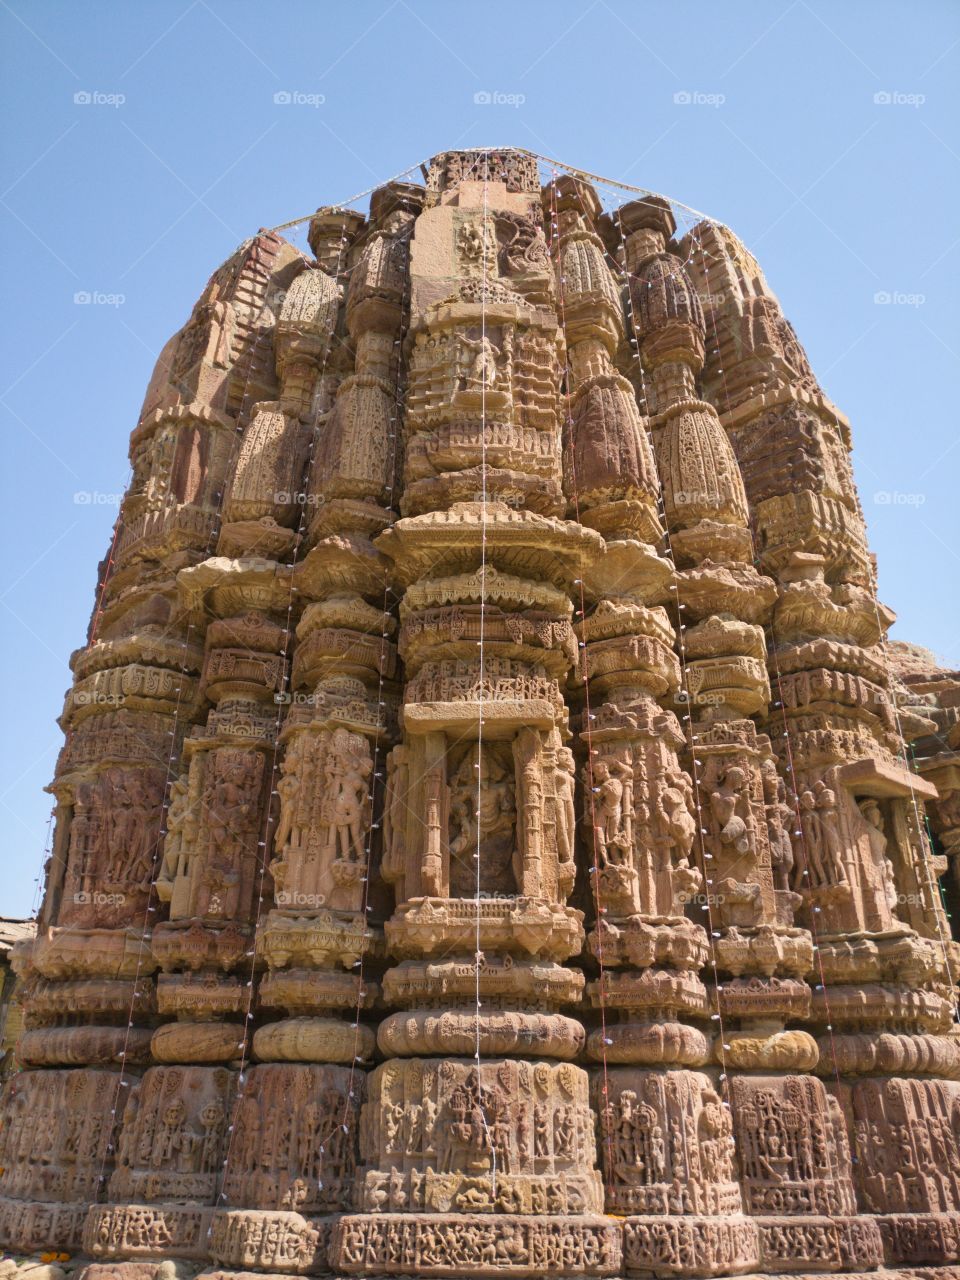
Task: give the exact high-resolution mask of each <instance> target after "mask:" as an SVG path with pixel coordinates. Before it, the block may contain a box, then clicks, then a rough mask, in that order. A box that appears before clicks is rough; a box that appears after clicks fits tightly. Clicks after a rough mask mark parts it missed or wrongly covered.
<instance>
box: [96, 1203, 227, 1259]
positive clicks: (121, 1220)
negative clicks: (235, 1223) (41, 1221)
mask: <svg viewBox="0 0 960 1280" xmlns="http://www.w3.org/2000/svg"><path fill="white" fill-rule="evenodd" d="M213 1212H214V1211H213V1209H211V1208H207V1207H205V1206H202V1205H172V1204H95V1205H91V1206H90V1212H89V1214H88V1215H87V1221H86V1224H85V1226H84V1228H83V1248H84V1252H85V1253H88V1254H90V1256H91V1257H93V1258H131V1259H136V1258H162V1259H164V1260H165V1259H167V1258H188V1259H192V1258H196V1259H198V1260H199V1261H202V1262H206V1260H207V1258H208V1257H209V1233H210V1222H211V1218H212V1216H213Z"/></svg>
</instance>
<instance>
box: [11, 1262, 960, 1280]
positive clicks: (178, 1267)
mask: <svg viewBox="0 0 960 1280" xmlns="http://www.w3.org/2000/svg"><path fill="white" fill-rule="evenodd" d="M11 1265H12V1264H11ZM45 1273H46V1274H45ZM63 1274H64V1273H63V1272H62V1271H61V1270H60V1269H59V1268H57V1267H56V1266H55V1265H52V1266H50V1267H44V1266H43V1265H42V1264H39V1263H38V1262H37V1261H36V1260H35V1259H31V1260H27V1261H25V1262H23V1263H21V1264H20V1267H19V1269H18V1271H17V1272H16V1280H19V1276H20V1275H23V1277H24V1280H55V1278H58V1277H60V1276H63ZM650 1274H653V1273H650ZM656 1274H658V1275H659V1274H663V1275H666V1274H667V1273H666V1272H662V1273H661V1272H660V1271H659V1270H658V1271H657V1273H656ZM728 1274H730V1273H728ZM8 1275H9V1280H14V1272H13V1271H11V1272H9V1273H7V1272H0V1280H8ZM194 1277H195V1280H287V1273H284V1272H277V1271H271V1272H264V1271H233V1270H225V1269H223V1268H220V1267H216V1268H211V1269H209V1270H204V1271H200V1272H199V1274H198V1272H197V1266H196V1264H191V1263H184V1262H176V1261H174V1260H172V1259H169V1260H167V1261H166V1262H112V1263H102V1262H90V1263H87V1265H86V1266H83V1267H81V1268H80V1269H79V1270H78V1271H75V1272H74V1273H73V1280H193V1278H194ZM835 1278H836V1280H960V1266H947V1267H917V1268H913V1267H907V1268H897V1269H896V1270H887V1269H883V1270H881V1271H841V1272H838V1273H835ZM741 1280H778V1278H777V1277H776V1276H773V1277H770V1276H760V1275H756V1274H754V1273H750V1274H749V1275H742V1276H741ZM790 1280H820V1277H819V1276H817V1275H816V1273H811V1272H800V1273H796V1272H795V1273H793V1274H792V1275H791V1276H790Z"/></svg>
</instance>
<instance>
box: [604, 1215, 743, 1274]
mask: <svg viewBox="0 0 960 1280" xmlns="http://www.w3.org/2000/svg"><path fill="white" fill-rule="evenodd" d="M759 1261H760V1244H759V1239H758V1232H757V1226H756V1223H755V1222H754V1221H753V1220H752V1219H751V1218H747V1217H744V1216H743V1215H742V1214H731V1215H730V1216H729V1217H716V1218H708V1217H699V1216H697V1217H695V1216H692V1215H691V1216H689V1217H686V1216H684V1217H679V1216H677V1217H672V1216H671V1217H667V1216H663V1217H661V1216H657V1217H653V1216H645V1217H633V1218H627V1219H625V1221H624V1224H623V1266H624V1270H625V1272H626V1274H627V1275H628V1276H657V1277H660V1276H692V1277H697V1276H733V1275H742V1274H743V1273H744V1272H746V1271H751V1270H752V1269H754V1268H755V1267H756V1266H757V1265H758V1264H759Z"/></svg>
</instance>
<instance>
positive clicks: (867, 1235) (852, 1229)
mask: <svg viewBox="0 0 960 1280" xmlns="http://www.w3.org/2000/svg"><path fill="white" fill-rule="evenodd" d="M753 1221H754V1222H755V1223H756V1224H757V1230H758V1232H759V1237H760V1264H761V1266H762V1267H763V1269H764V1270H765V1271H766V1272H768V1273H769V1274H771V1275H776V1274H778V1273H781V1272H786V1273H790V1272H816V1271H843V1270H844V1269H845V1268H847V1267H863V1268H870V1267H879V1266H880V1265H881V1264H882V1263H883V1241H882V1239H881V1236H880V1228H879V1227H878V1225H877V1223H878V1221H879V1220H878V1219H877V1218H873V1217H866V1216H863V1215H862V1216H858V1217H849V1218H841V1217H837V1218H828V1217H821V1216H814V1215H812V1214H811V1215H809V1216H808V1215H806V1214H797V1215H796V1216H794V1217H789V1216H784V1217H767V1216H760V1217H756V1218H754V1219H753Z"/></svg>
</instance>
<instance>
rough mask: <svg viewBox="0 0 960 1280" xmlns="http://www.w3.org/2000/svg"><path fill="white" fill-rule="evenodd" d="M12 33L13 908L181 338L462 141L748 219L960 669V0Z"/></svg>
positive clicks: (918, 592) (6, 831)
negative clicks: (260, 254) (269, 244)
mask: <svg viewBox="0 0 960 1280" xmlns="http://www.w3.org/2000/svg"><path fill="white" fill-rule="evenodd" d="M0 47H2V49H3V53H2V54H0V59H2V66H0V72H2V74H0V82H2V88H0V94H2V100H3V110H4V113H5V121H4V128H3V130H2V135H0V137H2V142H0V148H2V180H0V188H2V190H3V195H2V203H0V218H2V220H3V246H4V265H5V275H6V279H7V290H6V299H7V300H6V304H5V306H3V308H2V309H0V316H2V325H3V330H4V332H3V337H2V351H3V356H4V365H5V368H4V370H3V374H2V381H0V388H2V396H0V411H2V414H3V420H4V423H5V426H6V439H7V443H6V447H5V451H4V459H3V466H2V484H3V486H4V494H3V504H2V509H3V514H4V517H5V519H6V524H7V532H6V536H5V539H4V543H3V547H4V552H5V555H4V570H5V573H4V578H5V581H4V584H3V587H2V589H0V599H2V603H3V606H4V609H3V621H4V623H5V630H4V634H5V645H6V661H5V665H4V674H5V679H4V684H3V698H4V716H5V727H4V733H3V742H4V747H5V750H6V752H7V753H8V757H9V758H8V759H7V760H6V762H5V766H4V770H3V775H2V776H3V782H2V784H0V792H2V808H0V823H2V833H3V852H2V857H3V864H2V865H3V872H4V875H3V880H2V893H0V914H4V915H18V914H27V913H29V912H30V910H31V908H32V905H33V903H34V893H35V880H36V878H37V877H38V875H39V874H40V868H41V865H42V862H43V856H44V840H45V834H46V826H47V819H48V816H49V813H50V797H49V796H47V795H45V794H44V793H43V790H42V789H43V787H44V786H45V785H46V784H47V783H48V782H49V781H50V779H51V777H52V775H53V769H54V764H55V761H56V755H57V751H58V750H59V746H60V743H61V735H60V731H59V729H58V728H57V726H56V723H55V717H56V716H57V715H58V714H59V712H60V710H61V707H62V699H63V694H64V692H65V690H66V689H67V687H68V685H69V683H70V674H69V670H68V666H67V660H68V658H69V655H70V652H71V650H73V649H74V648H76V647H77V646H79V645H80V644H81V643H82V642H83V637H84V632H85V628H86V624H87V620H88V617H89V614H90V611H91V606H92V603H93V593H94V586H95V580H96V566H97V563H98V561H99V560H100V558H101V557H102V555H103V554H104V552H105V550H106V548H107V546H108V543H109V539H110V533H111V527H112V523H113V520H114V517H115V515H116V502H117V501H118V496H119V495H120V494H121V493H122V491H123V489H124V486H125V484H126V480H127V475H128V469H127V463H126V452H127V440H128V436H129V433H130V431H131V430H132V429H133V427H134V425H135V423H136V418H137V414H138V411H139V408H140V404H141V400H142V397H143V392H144V389H145V387H146V384H147V380H148V378H149V376H150V373H151V370H152V368H153V364H154V360H155V358H156V356H157V353H158V352H159V350H160V348H161V346H162V345H163V343H164V341H165V340H166V339H167V338H168V337H169V335H170V334H171V333H173V332H174V331H175V330H176V329H177V328H179V326H180V325H181V324H182V323H183V322H184V320H185V319H186V318H187V316H188V314H189V312H190V309H191V306H192V304H193V302H194V301H195V299H196V297H197V295H198V294H199V293H200V291H201V290H202V288H203V286H204V283H205V282H206V279H207V277H208V276H209V274H210V272H211V271H212V270H213V268H214V267H216V266H217V264H218V263H219V262H221V261H222V260H223V259H224V258H225V257H226V256H227V255H228V254H230V253H231V252H232V250H233V249H234V248H235V246H236V245H237V244H238V243H239V241H241V240H242V239H244V238H245V237H247V236H249V235H250V234H251V233H253V232H254V231H256V230H257V228H259V227H260V226H273V225H276V224H278V223H281V222H283V221H285V220H287V219H289V218H294V217H296V216H298V215H300V214H305V213H309V212H310V211H311V210H312V209H314V208H316V207H317V206H318V205H320V204H328V203H335V202H340V201H343V200H345V199H346V198H347V197H348V196H351V195H353V194H354V193H356V192H359V191H362V190H364V189H365V188H368V187H370V186H373V185H375V184H377V183H378V182H380V181H383V180H384V179H386V178H389V177H391V176H393V175H394V174H396V173H398V172H400V171H402V170H404V169H406V168H408V167H409V166H411V165H413V164H414V163H415V162H417V161H419V160H422V159H425V158H427V157H429V156H430V155H431V154H433V153H435V152H437V151H440V150H445V149H450V148H456V147H467V146H471V145H472V146H502V145H509V144H515V145H519V146H523V147H528V148H530V149H532V150H535V151H538V152H540V153H542V154H545V155H548V156H552V157H556V158H559V159H560V160H563V161H566V162H568V163H570V164H574V165H579V166H582V167H584V168H586V169H590V170H593V171H594V172H597V173H601V174H604V175H608V176H609V177H612V178H618V179H622V180H625V181H627V182H633V183H636V184H637V185H640V186H644V187H648V188H650V189H652V190H655V191H660V192H662V193H664V194H665V195H668V196H670V197H673V198H675V199H676V200H679V201H683V202H685V203H686V204H688V205H692V206H694V207H695V208H697V209H702V210H704V211H706V212H707V213H709V214H710V215H711V216H713V217H715V218H717V219H719V220H721V221H723V222H726V223H729V225H730V226H732V227H733V228H734V230H735V231H736V232H737V233H738V234H739V235H740V236H741V237H742V239H743V240H744V241H745V242H746V244H747V245H748V246H749V247H750V248H751V249H753V250H754V251H755V252H756V254H757V255H758V257H759V258H760V261H761V263H762V265H763V267H764V269H765V272H766V275H767V278H768V280H769V282H770V284H771V286H772V287H773V288H774V289H775V290H776V292H777V293H778V294H779V296H780V298H781V301H782V302H783V305H784V309H785V311H786V313H787V315H788V316H789V317H790V319H791V320H792V321H793V323H794V325H795V327H796V329H797V331H798V334H799V336H800V339H801V341H802V342H803V343H804V345H805V346H806V349H807V352H808V354H809V355H810V358H811V361H812V363H813V366H814V369H815V371H816V372H817V374H818V375H819V377H820V380H821V382H822V384H823V386H824V388H825V390H826V392H827V394H828V395H829V396H830V397H831V398H832V399H833V400H834V401H835V402H836V403H837V404H838V405H839V406H840V407H841V408H842V409H843V410H844V411H845V412H846V413H847V414H848V415H849V416H850V418H851V420H852V423H853V430H854V463H855V469H856V476H857V480H858V482H859V484H860V488H861V493H862V497H863V503H864V508H865V512H866V516H867V520H868V524H869V532H870V539H871V545H872V547H873V549H874V550H875V551H876V553H877V555H878V557H879V562H880V587H881V597H882V599H883V600H884V601H885V602H886V603H887V604H889V605H890V606H891V607H892V608H893V609H894V610H895V611H896V612H897V613H898V615H899V619H900V620H899V622H898V624H897V626H896V628H895V629H894V632H893V634H894V636H896V637H899V638H903V639H910V640H913V641H916V642H918V643H921V644H925V645H927V646H929V647H931V648H932V649H934V650H935V651H936V652H937V653H938V654H939V655H940V656H941V658H942V660H943V661H944V662H945V663H947V664H950V665H953V666H960V636H958V628H957V623H958V604H957V597H958V591H957V580H958V552H957V547H958V517H957V512H958V508H960V492H958V486H957V474H958V464H960V447H958V437H957V426H956V419H955V411H954V398H953V397H954V395H955V394H956V393H955V391H950V388H951V387H955V386H956V383H957V375H958V367H957V364H958V352H960V336H958V324H957V313H958V300H960V240H958V233H960V228H958V226H957V219H956V215H955V206H954V204H953V201H954V199H955V198H956V196H957V188H958V178H960V140H958V130H957V118H958V117H957V92H956V83H957V82H958V79H960V76H958V62H960V5H958V4H957V3H956V0H923V2H922V3H916V0H914V2H913V3H909V2H908V0H844V3H842V4H837V3H834V2H831V0H793V2H792V3H791V2H790V0H730V3H726V4H717V3H691V2H689V0H686V2H685V0H669V2H668V0H644V2H642V3H641V2H639V0H634V2H633V3H630V2H628V0H592V2H588V0H549V2H545V0H509V2H506V0H483V3H454V2H453V0H351V3H349V4H334V3H317V2H315V0H272V2H271V3H268V4H264V3H262V2H261V3H254V2H253V0H152V2H151V3H143V2H141V3H131V2H130V0H115V2H113V3H105V2H103V0H86V2H85V3H83V4H79V3H76V0H0ZM77 295H80V296H81V297H83V296H84V295H88V296H89V297H91V299H92V300H91V301H87V302H83V301H76V300H75V299H76V296H77ZM884 299H886V300H884ZM84 498H86V500H84Z"/></svg>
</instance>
